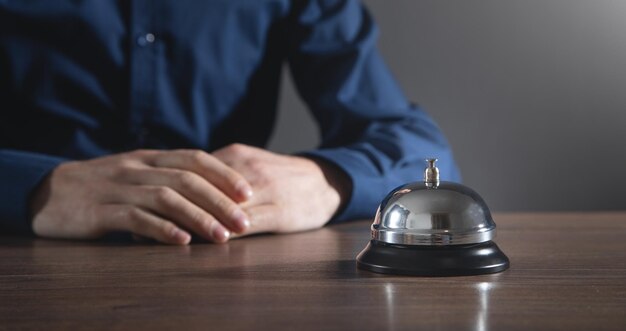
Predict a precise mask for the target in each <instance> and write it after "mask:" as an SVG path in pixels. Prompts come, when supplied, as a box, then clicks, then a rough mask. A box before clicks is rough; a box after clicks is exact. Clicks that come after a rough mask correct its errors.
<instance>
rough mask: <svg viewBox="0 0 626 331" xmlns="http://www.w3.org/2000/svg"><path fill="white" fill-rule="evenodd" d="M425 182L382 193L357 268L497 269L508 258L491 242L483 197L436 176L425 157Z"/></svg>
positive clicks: (442, 272)
mask: <svg viewBox="0 0 626 331" xmlns="http://www.w3.org/2000/svg"><path fill="white" fill-rule="evenodd" d="M426 161H427V162H428V166H427V167H426V169H425V170H424V181H421V182H415V183H410V184H407V185H403V186H401V187H399V188H397V189H395V190H394V191H392V192H391V193H389V194H388V195H387V197H385V199H384V200H383V201H382V203H381V204H380V206H379V208H378V210H377V212H376V217H375V219H374V223H373V224H372V227H371V229H372V240H371V241H370V243H369V244H368V245H367V247H366V248H365V249H364V250H363V251H362V252H361V253H360V254H359V255H358V257H357V266H358V267H359V268H361V269H365V270H369V271H374V272H381V273H393V274H408V275H424V276H453V275H473V274H484V273H495V272H500V271H503V270H505V269H507V268H508V266H509V260H508V258H507V257H506V256H505V255H504V253H502V251H500V249H499V248H498V246H497V245H496V244H495V243H494V242H493V241H491V240H492V239H493V238H494V237H495V233H496V225H495V223H494V222H493V219H492V218H491V213H490V212H489V208H488V207H487V205H486V204H485V202H484V200H483V199H482V198H481V197H480V196H479V195H478V194H477V193H476V192H474V191H473V190H472V189H470V188H469V187H467V186H463V185H461V184H457V183H453V182H445V181H443V182H442V181H440V180H439V169H437V167H436V165H435V163H436V161H437V159H427V160H426Z"/></svg>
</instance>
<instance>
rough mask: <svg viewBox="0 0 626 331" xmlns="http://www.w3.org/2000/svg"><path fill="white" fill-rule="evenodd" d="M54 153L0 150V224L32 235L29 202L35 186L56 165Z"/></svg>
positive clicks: (61, 160) (2, 226) (56, 159)
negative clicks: (51, 154) (52, 154)
mask: <svg viewBox="0 0 626 331" xmlns="http://www.w3.org/2000/svg"><path fill="white" fill-rule="evenodd" d="M64 161H66V159H62V158H59V157H55V156H50V155H44V154H37V153H28V152H21V151H13V150H0V183H2V185H1V187H0V227H1V228H3V229H6V230H9V231H11V232H16V233H24V234H27V233H28V234H32V226H31V216H30V210H29V202H30V198H31V195H32V193H33V191H34V190H35V188H36V187H37V186H38V185H39V184H40V183H41V181H42V180H43V179H44V178H45V177H46V176H47V175H48V174H49V173H50V172H51V171H52V170H53V169H54V168H56V167H57V166H58V165H59V164H61V163H62V162H64Z"/></svg>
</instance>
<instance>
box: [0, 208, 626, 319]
mask: <svg viewBox="0 0 626 331" xmlns="http://www.w3.org/2000/svg"><path fill="white" fill-rule="evenodd" d="M495 220H496V223H497V225H498V236H497V238H496V242H497V243H498V245H499V246H500V247H501V248H502V249H503V251H504V252H505V253H506V254H507V255H508V256H509V257H510V259H511V268H510V269H509V270H507V271H505V272H503V273H500V274H494V275H484V276H472V277H447V278H418V277H399V276H385V275H379V274H374V273H369V272H366V271H360V270H357V269H356V268H355V260H354V259H355V256H356V255H357V253H358V252H359V251H360V250H361V249H362V248H363V247H364V246H365V244H366V243H367V241H368V239H369V231H368V227H369V222H357V223H352V224H346V225H338V226H331V227H327V228H324V229H321V230H318V231H312V232H307V233H299V234H293V235H282V236H257V237H252V238H247V239H243V240H235V241H232V242H230V243H229V244H225V245H213V244H194V245H192V246H189V247H172V246H161V245H152V244H134V243H111V242H69V241H51V240H42V239H30V238H11V237H6V236H5V237H0V247H1V249H0V261H1V262H0V329H21V328H34V329H46V330H48V329H67V330H75V329H102V330H115V329H145V330H159V329H168V330H171V329H177V330H193V329H198V330H239V329H248V330H264V329H267V330H271V329H285V330H297V331H301V330H320V329H334V330H385V329H388V330H418V329H423V330H472V329H474V330H490V329H493V330H626V213H569V214H564V213H542V214H496V215H495Z"/></svg>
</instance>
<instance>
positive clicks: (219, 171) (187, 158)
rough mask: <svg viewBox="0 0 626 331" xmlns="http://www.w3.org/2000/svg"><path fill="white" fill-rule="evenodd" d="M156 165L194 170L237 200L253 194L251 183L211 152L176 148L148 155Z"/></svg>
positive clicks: (240, 200) (153, 164) (149, 161)
mask: <svg viewBox="0 0 626 331" xmlns="http://www.w3.org/2000/svg"><path fill="white" fill-rule="evenodd" d="M147 162H148V163H149V164H150V165H152V166H155V167H160V168H175V169H182V170H187V171H191V172H194V173H196V174H198V175H200V176H201V177H203V178H205V179H206V180H207V181H208V182H209V183H212V184H213V185H215V186H216V187H217V188H219V189H220V190H221V191H222V192H224V193H225V194H226V195H227V196H229V197H230V198H231V199H233V200H235V201H236V202H243V201H246V200H247V199H249V198H250V197H251V196H252V187H251V186H250V183H248V181H247V180H246V179H245V178H244V177H243V176H242V175H241V174H239V173H238V172H236V171H235V170H233V169H232V168H230V167H229V166H227V165H226V164H224V163H223V162H222V161H220V160H218V159H217V158H215V157H214V156H212V155H211V154H209V153H206V152H203V151H200V150H176V151H170V152H164V153H159V154H152V155H150V156H147Z"/></svg>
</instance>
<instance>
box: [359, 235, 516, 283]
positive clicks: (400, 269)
mask: <svg viewBox="0 0 626 331" xmlns="http://www.w3.org/2000/svg"><path fill="white" fill-rule="evenodd" d="M356 261H357V262H356V263H357V267H358V268H359V269H363V270H368V271H373V272H377V273H383V274H394V275H410V276H468V275H482V274H492V273H496V272H501V271H504V270H506V269H508V268H509V258H508V257H506V255H504V253H503V252H502V251H501V250H500V248H499V247H498V245H496V243H494V242H493V241H487V242H484V243H480V244H470V245H450V246H417V245H396V244H387V243H383V242H380V241H377V240H371V241H370V242H369V243H368V244H367V247H365V249H364V250H363V251H362V252H361V253H360V254H359V255H358V256H357V258H356Z"/></svg>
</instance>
